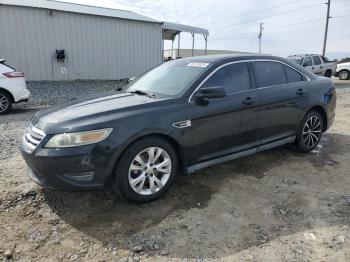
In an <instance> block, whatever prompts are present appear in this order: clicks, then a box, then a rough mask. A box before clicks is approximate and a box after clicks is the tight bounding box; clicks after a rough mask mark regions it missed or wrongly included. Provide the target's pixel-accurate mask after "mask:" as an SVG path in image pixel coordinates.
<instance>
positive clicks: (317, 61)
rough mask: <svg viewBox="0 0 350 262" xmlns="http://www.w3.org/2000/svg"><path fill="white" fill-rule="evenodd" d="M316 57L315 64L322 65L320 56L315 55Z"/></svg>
mask: <svg viewBox="0 0 350 262" xmlns="http://www.w3.org/2000/svg"><path fill="white" fill-rule="evenodd" d="M312 58H313V59H314V65H320V64H321V59H320V57H319V56H313V57H312Z"/></svg>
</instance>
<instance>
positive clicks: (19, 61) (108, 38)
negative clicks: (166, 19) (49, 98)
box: [0, 0, 163, 80]
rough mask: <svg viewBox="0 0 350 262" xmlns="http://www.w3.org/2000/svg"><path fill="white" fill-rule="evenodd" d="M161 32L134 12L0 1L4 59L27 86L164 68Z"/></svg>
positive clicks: (153, 22) (0, 45)
mask: <svg viewBox="0 0 350 262" xmlns="http://www.w3.org/2000/svg"><path fill="white" fill-rule="evenodd" d="M161 26H162V22H160V21H156V20H154V19H151V18H148V17H145V16H142V15H139V14H136V13H133V12H129V11H122V10H116V9H107V8H100V7H92V6H84V5H77V4H70V3H63V2H57V1H45V0H35V1H32V0H31V1H28V0H0V36H1V40H0V58H5V59H7V61H8V64H10V65H13V66H14V67H16V68H17V69H19V70H22V71H24V72H25V74H26V78H27V80H74V79H122V78H127V77H132V76H135V75H137V74H139V73H142V72H144V71H145V70H147V69H149V68H150V67H153V66H155V65H157V64H159V63H161V62H162V59H163V50H162V48H163V40H162V27H161ZM56 50H64V56H65V58H64V59H62V56H60V55H62V52H61V53H59V55H57V53H56Z"/></svg>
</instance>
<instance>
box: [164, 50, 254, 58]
mask: <svg viewBox="0 0 350 262" xmlns="http://www.w3.org/2000/svg"><path fill="white" fill-rule="evenodd" d="M205 53H206V54H207V55H222V54H253V53H249V52H241V51H231V50H212V49H208V50H207V51H206V52H205V50H204V49H194V50H193V56H202V55H206V54H205ZM191 56H192V49H180V50H178V49H173V52H172V51H171V49H168V50H164V60H169V59H168V58H169V57H172V59H175V58H178V57H191Z"/></svg>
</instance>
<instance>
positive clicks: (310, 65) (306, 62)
mask: <svg viewBox="0 0 350 262" xmlns="http://www.w3.org/2000/svg"><path fill="white" fill-rule="evenodd" d="M303 67H305V68H306V69H307V70H309V71H311V72H312V73H315V67H314V64H313V62H312V59H311V57H310V56H306V57H304V60H303Z"/></svg>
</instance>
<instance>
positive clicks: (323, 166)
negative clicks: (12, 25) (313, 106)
mask: <svg viewBox="0 0 350 262" xmlns="http://www.w3.org/2000/svg"><path fill="white" fill-rule="evenodd" d="M121 85H122V83H120V82H113V81H111V82H87V81H86V82H70V83H68V82H67V83H65V82H56V83H49V82H47V83H38V82H36V83H29V88H30V90H31V92H32V94H33V97H32V100H31V102H30V103H29V104H27V105H26V104H20V105H16V107H15V110H14V112H13V113H12V114H10V115H7V116H1V117H0V148H1V150H0V176H1V178H2V179H1V180H0V221H1V223H0V232H1V234H0V259H1V257H3V259H4V260H10V259H12V260H16V261H124V262H125V261H169V260H172V261H173V260H175V261H184V260H191V261H203V260H204V261H212V260H222V261H269V262H270V261H290V262H291V261H349V260H350V227H349V224H350V193H349V186H350V176H349V170H350V150H349V149H350V83H349V82H341V83H338V81H336V87H337V93H338V105H337V117H336V121H335V124H334V125H333V127H332V128H331V129H330V130H329V131H328V132H327V133H326V134H324V136H323V139H322V142H321V144H320V146H319V147H318V148H317V149H316V150H315V151H313V152H312V153H310V154H300V153H297V152H295V151H294V150H293V148H292V147H289V146H287V147H281V148H277V149H274V150H269V151H266V152H262V153H259V154H256V155H253V156H249V157H245V158H241V159H237V160H234V161H231V162H228V163H225V164H221V165H217V166H213V167H210V168H207V169H204V170H203V171H200V172H197V173H196V174H194V175H192V176H188V177H178V178H177V179H176V181H175V184H174V186H173V187H172V188H171V189H170V191H169V193H168V194H167V195H166V196H165V197H164V198H162V199H160V200H159V201H156V202H154V203H151V204H145V205H135V204H130V203H128V202H126V201H125V200H124V199H119V198H116V197H115V196H114V195H113V194H112V193H110V192H105V191H91V192H75V193H62V192H52V191H47V190H43V189H41V188H40V187H39V186H37V185H35V184H34V183H33V182H31V181H30V180H29V178H28V177H27V176H26V174H25V165H24V161H23V160H22V158H21V156H20V153H19V150H18V147H19V141H20V139H21V135H22V132H23V129H24V127H25V125H26V123H27V122H28V120H29V119H30V117H31V116H32V115H33V113H34V112H36V111H37V110H38V109H40V108H44V107H46V106H48V105H51V104H55V103H58V102H61V101H67V100H72V99H77V98H80V97H81V96H88V95H91V94H101V95H102V94H108V93H109V92H115V91H116V89H117V88H118V87H119V86H121Z"/></svg>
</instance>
